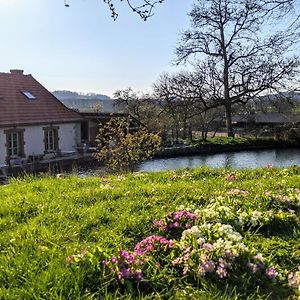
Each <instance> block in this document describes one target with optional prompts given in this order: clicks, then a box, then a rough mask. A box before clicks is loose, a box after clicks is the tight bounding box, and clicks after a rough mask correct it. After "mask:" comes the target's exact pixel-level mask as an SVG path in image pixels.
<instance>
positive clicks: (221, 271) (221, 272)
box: [216, 266, 228, 278]
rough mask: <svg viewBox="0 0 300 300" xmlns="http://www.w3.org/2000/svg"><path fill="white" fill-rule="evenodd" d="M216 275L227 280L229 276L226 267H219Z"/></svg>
mask: <svg viewBox="0 0 300 300" xmlns="http://www.w3.org/2000/svg"><path fill="white" fill-rule="evenodd" d="M216 273H217V274H218V276H219V277H220V278H225V277H227V276H228V273H227V271H226V269H225V268H224V267H222V266H218V267H217V271H216Z"/></svg>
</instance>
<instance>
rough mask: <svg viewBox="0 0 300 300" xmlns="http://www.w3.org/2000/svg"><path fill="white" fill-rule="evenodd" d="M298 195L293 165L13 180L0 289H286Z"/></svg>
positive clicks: (145, 292) (246, 294) (149, 295)
mask: <svg viewBox="0 0 300 300" xmlns="http://www.w3.org/2000/svg"><path fill="white" fill-rule="evenodd" d="M299 206H300V168H299V167H296V166H294V167H290V168H287V169H275V168H264V169H256V170H242V171H235V170H223V169H219V170H217V169H208V168H200V169H196V170H192V171H191V170H183V171H178V172H162V173H151V174H144V173H134V174H130V175H127V176H123V175H120V176H107V177H89V178H76V177H72V176H71V177H66V178H52V177H47V176H45V177H38V178H34V177H30V176H29V177H26V178H25V179H14V180H12V181H11V183H10V184H9V185H6V186H1V187H0V299H142V298H143V299H288V298H289V299H297V297H298V296H297V295H298V294H297V293H299V290H298V285H299V281H300V272H298V266H300V228H299V224H300V221H299V212H300V209H299ZM121 250H123V251H121ZM120 251H121V252H120ZM297 272H298V273H297Z"/></svg>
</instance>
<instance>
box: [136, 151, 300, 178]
mask: <svg viewBox="0 0 300 300" xmlns="http://www.w3.org/2000/svg"><path fill="white" fill-rule="evenodd" d="M267 164H272V165H273V166H275V167H287V166H291V165H300V149H298V148H296V149H274V150H257V151H241V152H230V153H221V154H202V155H194V156H186V157H176V158H164V159H154V160H150V161H146V162H144V163H142V164H141V165H140V167H139V170H140V171H147V172H157V171H163V170H177V169H184V168H196V167H199V166H208V167H212V168H235V169H244V168H257V167H263V166H266V165H267Z"/></svg>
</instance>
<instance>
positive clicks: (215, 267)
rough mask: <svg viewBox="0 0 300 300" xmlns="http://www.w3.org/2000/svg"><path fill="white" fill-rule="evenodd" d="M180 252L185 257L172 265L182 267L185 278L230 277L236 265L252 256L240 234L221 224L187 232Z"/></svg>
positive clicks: (205, 224)
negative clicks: (249, 255) (240, 260)
mask: <svg viewBox="0 0 300 300" xmlns="http://www.w3.org/2000/svg"><path fill="white" fill-rule="evenodd" d="M180 248H181V249H182V253H183V255H182V256H181V257H179V258H177V259H175V260H173V265H178V266H180V265H181V266H182V267H183V274H186V273H188V272H190V273H193V274H196V275H198V276H206V275H210V274H211V275H213V276H216V277H217V278H220V279H222V278H226V277H228V276H229V272H230V270H231V269H232V268H233V262H234V261H235V260H236V259H237V258H238V257H240V256H244V255H245V254H248V252H249V251H248V248H247V247H246V246H245V244H244V243H243V242H242V236H241V234H240V233H238V232H236V231H234V230H233V227H232V226H231V225H228V224H221V223H216V224H213V223H204V224H202V225H199V226H193V227H192V228H190V229H187V230H185V231H184V232H183V233H182V237H181V241H180Z"/></svg>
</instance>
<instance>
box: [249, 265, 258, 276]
mask: <svg viewBox="0 0 300 300" xmlns="http://www.w3.org/2000/svg"><path fill="white" fill-rule="evenodd" d="M247 267H248V268H249V270H250V272H251V273H252V274H255V273H256V272H257V271H258V266H257V264H253V263H247Z"/></svg>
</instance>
